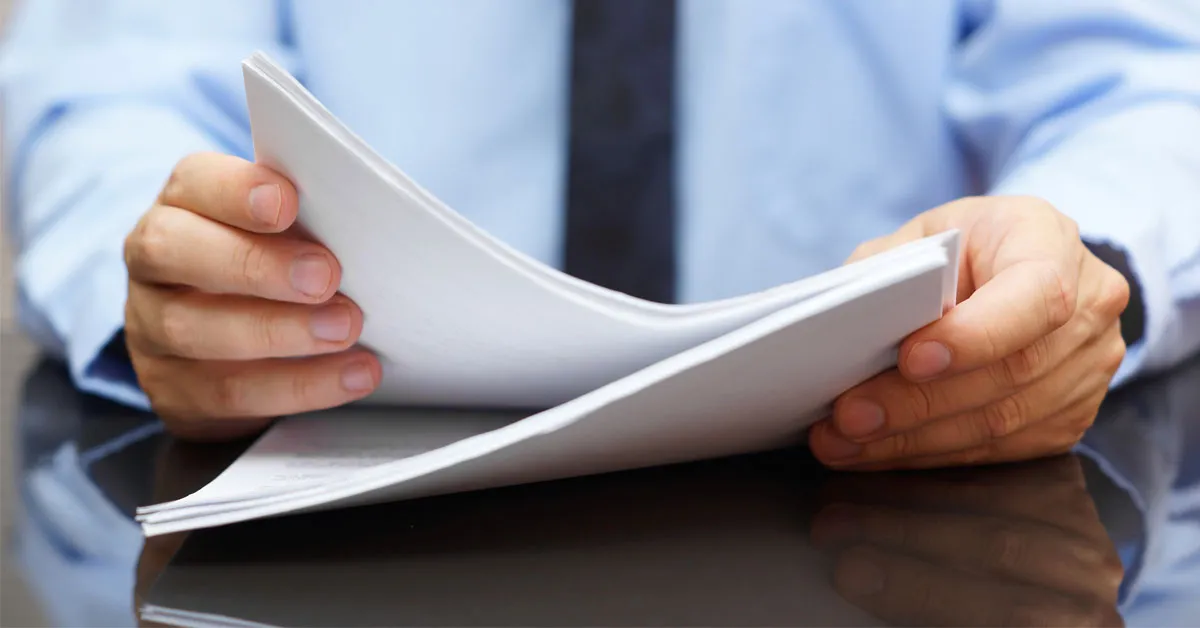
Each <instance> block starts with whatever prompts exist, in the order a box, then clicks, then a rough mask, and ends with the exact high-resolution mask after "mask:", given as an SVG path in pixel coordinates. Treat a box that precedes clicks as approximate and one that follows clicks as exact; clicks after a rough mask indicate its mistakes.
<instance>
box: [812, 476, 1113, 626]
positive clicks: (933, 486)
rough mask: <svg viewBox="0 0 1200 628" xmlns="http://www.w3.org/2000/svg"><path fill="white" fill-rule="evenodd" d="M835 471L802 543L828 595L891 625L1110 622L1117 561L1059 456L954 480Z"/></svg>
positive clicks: (1080, 479) (1081, 486)
mask: <svg viewBox="0 0 1200 628" xmlns="http://www.w3.org/2000/svg"><path fill="white" fill-rule="evenodd" d="M955 471H959V472H960V473H967V474H970V473H971V472H970V471H967V470H954V469H949V470H946V469H943V470H939V471H932V472H928V473H925V474H905V475H899V474H892V473H883V474H872V475H871V476H869V477H868V476H864V475H857V474H844V475H841V476H840V477H837V478H835V479H833V480H832V481H831V483H830V484H829V485H827V486H826V487H825V488H824V489H823V493H824V498H823V499H822V501H823V502H824V503H825V505H824V506H823V507H822V509H821V510H820V511H819V512H818V513H817V516H816V517H815V518H814V520H813V525H812V531H811V536H812V540H813V543H814V544H815V545H817V546H818V547H822V548H825V549H828V550H831V551H833V552H834V553H835V554H836V563H835V566H834V570H833V582H834V586H835V588H836V589H837V590H838V592H839V593H840V594H841V595H842V596H843V597H844V598H846V599H847V600H848V601H849V602H851V603H852V604H855V605H857V606H859V607H861V608H863V609H865V610H867V611H869V612H871V613H872V614H874V615H875V616H877V617H879V618H880V619H882V620H884V621H886V622H888V623H890V624H902V625H913V626H1120V625H1123V620H1122V619H1121V616H1120V615H1119V614H1118V612H1117V599H1118V593H1119V590H1120V586H1121V580H1122V578H1123V577H1124V568H1123V566H1122V565H1121V560H1120V558H1119V556H1118V555H1117V551H1116V548H1115V547H1114V546H1113V544H1112V541H1111V540H1110V539H1109V537H1108V534H1107V533H1106V532H1105V529H1104V526H1103V524H1102V522H1101V521H1100V517H1099V515H1098V514H1097V512H1096V507H1095V504H1094V503H1093V501H1092V498H1091V495H1090V494H1089V493H1088V491H1087V486H1086V484H1085V481H1084V473H1083V469H1082V468H1081V465H1080V461H1079V459H1078V458H1077V457H1075V456H1070V455H1064V456H1056V457H1053V458H1047V459H1045V460H1038V461H1035V462H1031V463H1026V464H1022V465H1018V466H1012V467H1009V468H996V469H990V470H988V471H987V472H986V474H979V473H976V474H975V475H974V477H972V476H971V475H966V476H964V477H955V475H954V472H955Z"/></svg>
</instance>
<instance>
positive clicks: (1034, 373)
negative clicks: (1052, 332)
mask: <svg viewBox="0 0 1200 628" xmlns="http://www.w3.org/2000/svg"><path fill="white" fill-rule="evenodd" d="M1048 338H1049V337H1048V336H1043V337H1041V338H1039V339H1038V340H1037V341H1035V342H1034V343H1033V344H1031V345H1029V346H1028V347H1025V348H1024V349H1021V350H1020V351H1017V352H1016V353H1014V354H1012V355H1010V356H1008V357H1006V358H1004V359H1003V360H1001V361H1000V362H999V366H998V370H997V376H998V379H999V380H1000V382H1001V383H1002V384H1004V385H1005V386H1007V387H1008V388H1023V387H1025V386H1027V385H1028V384H1030V383H1032V382H1033V381H1034V380H1036V379H1037V378H1038V377H1040V376H1041V375H1042V374H1043V372H1044V370H1045V365H1046V364H1047V363H1048V362H1049V353H1050V350H1049V346H1048V345H1049V340H1048Z"/></svg>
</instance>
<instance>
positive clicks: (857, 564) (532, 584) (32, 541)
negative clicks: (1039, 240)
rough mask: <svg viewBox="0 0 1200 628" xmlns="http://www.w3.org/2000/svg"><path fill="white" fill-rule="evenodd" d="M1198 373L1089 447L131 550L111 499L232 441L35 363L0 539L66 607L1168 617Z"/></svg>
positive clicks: (363, 615) (621, 483) (114, 617)
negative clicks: (11, 507) (9, 511)
mask: <svg viewBox="0 0 1200 628" xmlns="http://www.w3.org/2000/svg"><path fill="white" fill-rule="evenodd" d="M1198 384H1200V368H1197V367H1196V366H1195V365H1193V366H1191V367H1190V368H1189V369H1185V370H1183V371H1181V372H1180V373H1178V374H1176V375H1175V376H1173V377H1171V378H1166V379H1162V380H1158V381H1156V382H1151V383H1148V384H1144V385H1141V386H1140V387H1136V388H1133V389H1130V390H1129V391H1126V392H1124V393H1122V394H1121V395H1117V396H1114V397H1113V399H1112V400H1111V401H1110V402H1109V403H1107V404H1106V406H1105V409H1104V411H1103V413H1102V416H1101V420H1100V421H1098V423H1097V426H1096V428H1095V429H1094V430H1093V432H1092V433H1090V434H1089V436H1088V439H1087V440H1086V441H1085V445H1084V446H1082V447H1080V452H1081V453H1082V454H1086V455H1079V454H1076V455H1069V456H1062V457H1058V458H1054V459H1048V460H1041V461H1036V462H1032V463H1028V464H1021V465H1007V466H997V467H985V468H974V469H956V470H943V471H933V472H910V473H886V474H881V473H872V474H835V473H830V472H828V471H825V470H824V469H822V468H821V467H820V466H819V465H817V464H815V463H814V462H813V461H812V459H811V458H810V457H809V456H808V455H807V454H806V453H805V452H803V451H782V452H773V453H770V454H765V455H756V456H745V457H739V458H732V459H725V460H717V461H709V462H704V463H698V464H688V465H678V466H672V467H664V468H659V469H649V470H641V471H633V472H626V473H618V474H609V475H605V476H597V477H590V478H579V479H573V480H565V481H560V482H551V483H543V484H538V485H531V486H521V487H510V488H504V489H497V490H491V491H484V492H477V493H468V494H460V495H447V496H442V497H436V498H429V499H423V500H416V501H411V502H401V503H394V504H382V505H375V506H367V507H360V508H354V509H348V510H342V511H333V512H325V513H314V514H306V515H297V516H288V517H281V518H276V519H268V520H263V521H255V522H249V523H246V524H239V525H234V526H228V527H223V528H216V529H210V530H201V531H197V532H193V533H191V534H190V535H189V534H176V535H167V536H163V537H155V538H153V539H150V540H149V542H147V543H146V544H145V546H144V547H143V542H142V538H141V535H140V532H139V530H138V528H137V527H136V525H135V524H134V523H133V521H132V518H131V515H132V511H133V509H134V507H135V506H136V505H139V504H148V503H153V502H158V501H164V500H167V499H173V498H176V497H180V496H182V495H184V494H187V493H189V492H191V491H192V490H195V489H196V488H198V487H200V486H202V485H203V484H204V483H205V482H207V481H208V480H209V479H211V478H212V477H214V476H215V475H216V473H218V472H219V471H220V470H221V469H222V468H224V466H225V465H227V464H228V462H229V461H231V460H232V459H233V458H234V457H236V456H237V455H238V453H239V452H240V451H241V450H242V449H243V448H244V447H245V446H246V445H247V443H245V442H242V443H231V444H226V445H222V446H213V445H189V444H183V443H178V442H174V441H171V440H170V439H168V438H166V437H165V436H163V435H162V434H161V432H160V430H159V429H158V426H157V423H155V422H154V421H153V420H152V418H151V417H148V416H146V415H144V414H141V413H137V412H131V411H129V410H126V409H123V408H120V407H117V406H113V405H111V404H105V403H103V402H99V401H96V400H93V399H90V398H87V397H85V396H82V395H79V394H78V393H76V392H75V391H74V390H73V389H72V388H71V386H70V383H69V381H68V379H67V377H66V374H65V373H64V372H62V370H61V369H60V368H58V367H57V366H55V365H53V364H50V363H46V364H43V365H41V366H40V367H38V368H37V369H35V370H34V371H33V372H32V373H31V375H30V376H29V378H28V380H27V381H26V384H25V387H24V392H23V399H22V402H21V407H20V416H19V429H18V437H19V441H20V451H21V454H22V456H21V461H20V462H19V465H18V466H19V468H20V469H21V475H20V478H19V486H20V489H21V493H20V495H21V504H22V510H21V512H20V513H19V515H18V517H17V518H16V526H17V531H16V532H17V534H16V539H17V543H16V549H17V552H16V554H17V557H18V560H19V561H20V562H21V565H22V568H23V571H24V575H25V577H26V579H27V580H29V582H30V584H31V586H32V588H33V589H34V590H35V592H37V594H38V595H39V596H40V597H41V599H42V601H43V603H44V605H45V607H46V609H47V610H48V611H49V613H50V616H51V618H52V619H53V621H54V622H55V623H56V624H58V625H72V626H75V625H101V624H107V625H113V624H119V625H128V624H131V623H134V622H136V621H138V619H139V618H137V617H135V614H134V610H133V609H135V608H139V609H144V610H147V611H149V612H147V613H145V614H144V615H143V616H142V617H141V618H140V619H141V621H143V623H153V622H162V623H170V624H178V625H184V624H187V625H202V624H205V623H209V624H211V623H214V622H216V623H221V622H226V623H227V622H234V623H236V622H246V621H249V622H259V623H263V624H268V625H314V626H315V625H338V626H346V625H384V624H386V625H431V626H433V625H451V624H453V625H460V626H482V625H562V626H571V625H601V624H603V625H612V626H620V625H708V626H720V625H742V626H745V625H808V624H820V625H878V624H879V623H880V622H886V623H895V624H921V625H1120V624H1121V623H1122V621H1125V622H1128V623H1129V624H1131V625H1137V624H1142V625H1164V624H1170V623H1175V624H1178V623H1181V622H1180V621H1179V619H1180V618H1183V619H1185V620H1186V619H1188V618H1195V617H1200V615H1190V614H1189V613H1191V612H1192V611H1194V610H1195V609H1194V608H1192V607H1190V606H1189V600H1191V599H1192V598H1194V591H1195V590H1197V589H1196V588H1195V587H1196V586H1197V585H1200V579H1198V578H1197V570H1196V569H1195V568H1193V569H1191V570H1190V571H1189V570H1188V569H1187V566H1188V565H1189V564H1193V563H1195V562H1196V559H1195V558H1194V557H1195V556H1197V555H1200V551H1198V550H1197V548H1194V547H1192V546H1191V545H1189V543H1193V544H1196V543H1195V541H1196V537H1195V536H1194V532H1195V531H1196V530H1197V528H1198V527H1200V526H1198V525H1197V522H1200V502H1197V501H1196V500H1195V496H1196V495H1197V494H1200V493H1198V492H1197V488H1196V487H1197V486H1200V465H1197V464H1195V462H1194V461H1195V460H1196V455H1195V454H1192V455H1188V454H1189V453H1191V452H1200V438H1196V434H1197V432H1200V428H1198V427H1197V425H1200V421H1196V420H1195V417H1196V414H1200V405H1198V404H1197V403H1196V401H1198V400H1197V399H1196V397H1197V392H1196V391H1197V390H1200V385H1198ZM1093 460H1096V461H1098V463H1097V462H1093ZM1189 461H1191V462H1189ZM1180 496H1182V497H1180ZM1181 500H1182V501H1181ZM1189 500H1190V501H1189ZM1180 503H1182V504H1184V506H1183V507H1181V506H1180ZM1189 503H1190V504H1191V506H1190V509H1189V508H1188V507H1186V504H1189ZM1188 531H1191V532H1193V535H1191V536H1189V534H1188ZM1197 545H1200V544H1197ZM1189 560H1190V561H1191V563H1189V562H1188V561H1189ZM134 565H136V570H135V569H134ZM135 578H136V581H135ZM135 589H136V597H135V596H134V595H133V594H132V592H134V590H135ZM1118 610H1120V612H1118ZM151 620H153V621H151ZM1182 623H1186V622H1182Z"/></svg>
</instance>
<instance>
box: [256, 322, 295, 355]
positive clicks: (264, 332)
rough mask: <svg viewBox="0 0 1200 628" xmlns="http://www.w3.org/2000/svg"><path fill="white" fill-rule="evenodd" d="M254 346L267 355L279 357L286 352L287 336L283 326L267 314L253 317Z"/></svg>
mask: <svg viewBox="0 0 1200 628" xmlns="http://www.w3.org/2000/svg"><path fill="white" fill-rule="evenodd" d="M253 326H254V329H255V336H256V338H255V341H256V342H255V346H256V347H261V348H262V349H263V350H264V351H265V352H266V353H267V354H268V355H272V356H274V355H279V354H281V353H283V352H285V351H286V349H287V346H288V334H287V330H286V329H285V328H284V325H282V324H281V323H280V321H279V320H278V319H277V318H276V317H275V316H272V315H271V313H269V312H262V313H259V314H256V315H255V316H254V323H253Z"/></svg>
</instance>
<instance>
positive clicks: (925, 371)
mask: <svg viewBox="0 0 1200 628" xmlns="http://www.w3.org/2000/svg"><path fill="white" fill-rule="evenodd" d="M951 228H958V229H960V230H961V232H962V235H963V247H962V248H963V251H962V258H961V260H960V262H959V284H958V295H957V301H958V304H957V305H956V306H955V307H954V308H953V309H951V310H950V311H949V312H947V313H946V314H945V316H943V317H942V318H941V319H940V320H938V321H936V322H934V323H932V324H930V325H928V326H926V327H924V328H922V329H920V330H918V331H916V332H915V333H913V334H912V335H910V336H909V337H908V338H906V339H905V340H904V342H903V343H902V344H901V345H900V350H899V360H898V362H899V363H898V367H897V368H895V369H892V370H889V371H887V372H884V373H882V374H880V375H878V376H876V377H874V378H872V379H871V380H868V381H867V382H865V383H863V384H861V385H859V386H856V387H855V388H853V389H851V390H849V391H847V392H846V393H845V394H843V395H842V396H841V397H839V398H838V399H837V401H836V403H835V404H834V409H833V415H832V417H830V418H828V419H826V420H823V421H821V422H819V423H817V424H816V425H814V426H813V427H812V429H811V430H810V432H809V445H810V446H811V448H812V450H813V453H814V454H815V455H816V456H817V458H818V459H820V460H821V461H822V462H823V463H825V464H826V465H829V466H831V467H835V468H839V469H854V470H876V469H893V468H923V467H940V466H950V465H964V464H978V463H992V462H1005V461H1015V460H1025V459H1030V458H1036V457H1041V456H1049V455H1053V454H1058V453H1062V452H1065V451H1068V450H1070V448H1071V447H1073V446H1074V445H1075V444H1076V443H1077V442H1079V440H1080V438H1082V436H1083V434H1084V432H1085V431H1087V429H1088V428H1089V427H1090V426H1091V424H1092V422H1093V421H1094V420H1095V417H1096V413H1097V411H1098V410H1099V407H1100V403H1101V401H1103V399H1104V397H1105V395H1106V393H1107V392H1108V386H1109V383H1110V382H1111V381H1112V377H1113V375H1114V374H1115V373H1116V371H1117V368H1118V367H1119V366H1120V364H1121V361H1122V360H1123V359H1124V357H1125V343H1124V341H1123V340H1122V338H1121V330H1120V322H1119V319H1120V315H1121V312H1122V311H1123V310H1124V309H1125V306H1126V305H1127V303H1128V301H1129V284H1128V283H1127V282H1126V281H1125V279H1124V277H1122V276H1121V274H1120V273H1118V272H1117V271H1115V270H1113V269H1112V268H1111V267H1109V266H1108V265H1106V264H1104V263H1103V262H1101V261H1100V260H1099V259H1097V258H1096V257H1095V256H1094V255H1092V253H1091V252H1090V251H1088V250H1087V248H1086V247H1085V246H1084V244H1083V242H1082V240H1080V237H1079V231H1078V228H1077V226H1076V225H1075V223H1074V222H1073V221H1071V220H1070V219H1069V218H1067V217H1066V216H1064V215H1063V214H1061V213H1060V212H1058V211H1057V210H1056V209H1055V208H1054V207H1052V206H1050V205H1049V204H1047V203H1046V202H1044V201H1041V200H1039V199H1036V198H1028V197H984V198H966V199H961V200H958V201H955V202H952V203H948V204H946V205H942V206H940V207H937V208H935V209H932V210H930V211H928V212H925V213H924V214H921V215H920V216H918V217H916V218H915V219H913V220H912V221H911V222H909V223H908V224H906V225H904V226H903V227H902V228H901V229H899V230H898V231H897V232H896V233H894V234H892V235H889V236H887V237H884V238H880V239H878V240H872V241H870V242H867V243H865V244H863V245H862V246H860V247H859V248H858V250H856V251H855V252H854V255H853V256H851V258H850V261H854V260H858V259H861V258H863V257H866V256H869V255H873V254H875V253H878V252H880V251H883V250H886V249H890V248H892V247H895V246H897V245H900V244H902V243H905V242H909V241H912V240H916V239H919V238H922V237H925V236H929V235H933V234H935V233H939V232H942V231H945V230H947V229H951Z"/></svg>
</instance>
